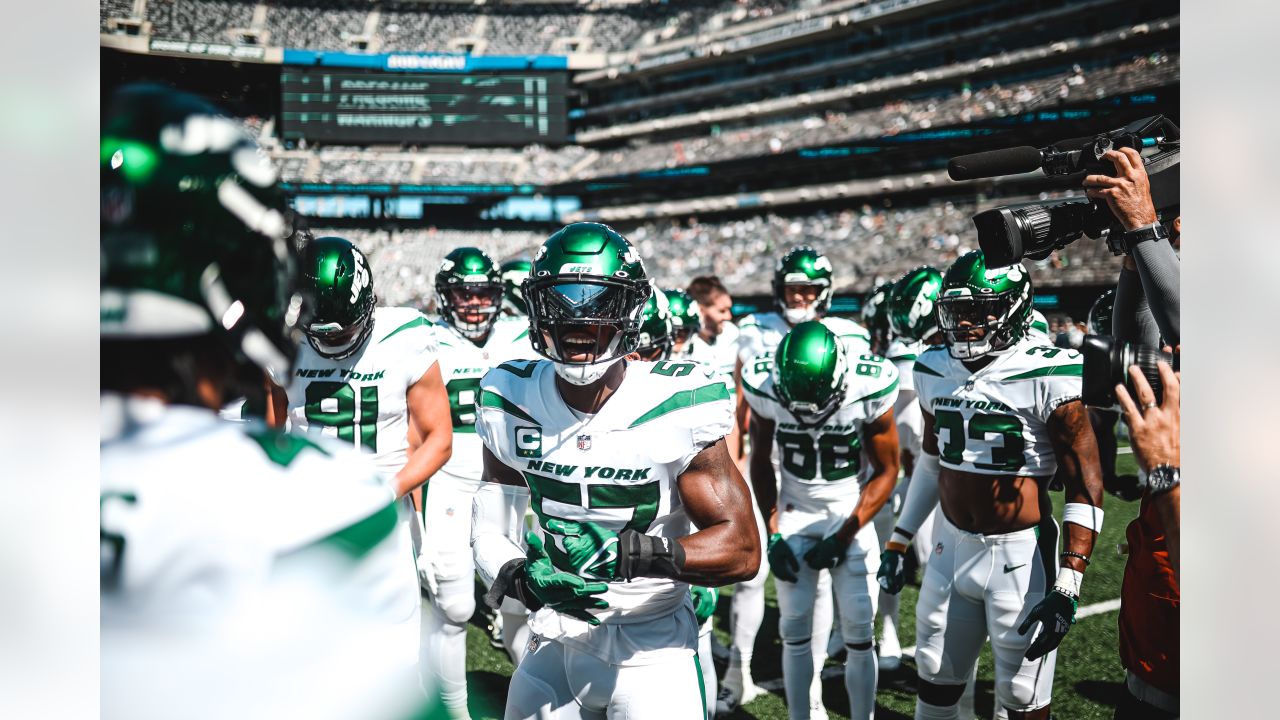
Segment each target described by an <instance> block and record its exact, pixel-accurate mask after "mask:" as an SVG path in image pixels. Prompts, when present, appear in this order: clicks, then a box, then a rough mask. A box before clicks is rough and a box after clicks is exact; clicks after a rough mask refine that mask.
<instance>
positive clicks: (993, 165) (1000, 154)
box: [947, 145, 1041, 180]
mask: <svg viewBox="0 0 1280 720" xmlns="http://www.w3.org/2000/svg"><path fill="white" fill-rule="evenodd" d="M1040 161H1041V157H1040V151H1039V150H1037V149H1036V148H1033V147H1031V146H1029V145H1024V146H1022V147H1012V148H1005V149H1003V150H992V151H990V152H980V153H974V154H972V155H961V156H959V157H953V158H951V161H950V162H948V163H947V174H948V175H950V176H951V179H952V180H974V179H977V178H988V177H999V176H1001V175H1013V174H1016V173H1024V172H1031V171H1033V170H1038V169H1039V168H1040Z"/></svg>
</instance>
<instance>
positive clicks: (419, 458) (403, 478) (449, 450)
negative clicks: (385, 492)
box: [396, 431, 453, 497]
mask: <svg viewBox="0 0 1280 720" xmlns="http://www.w3.org/2000/svg"><path fill="white" fill-rule="evenodd" d="M452 455H453V434H452V433H451V432H440V431H437V432H433V433H430V434H427V436H426V437H425V438H424V439H423V441H422V444H421V445H419V446H418V449H416V450H414V451H413V452H412V453H410V454H409V459H408V461H407V462H406V463H405V464H404V467H403V468H401V469H400V472H398V473H396V497H402V496H404V495H405V494H407V493H409V492H412V491H413V490H414V489H415V488H419V487H422V486H423V485H424V484H426V482H427V480H429V479H431V476H432V475H435V474H436V472H437V471H439V470H440V468H442V467H444V464H445V463H447V462H449V458H450V457H451V456H452Z"/></svg>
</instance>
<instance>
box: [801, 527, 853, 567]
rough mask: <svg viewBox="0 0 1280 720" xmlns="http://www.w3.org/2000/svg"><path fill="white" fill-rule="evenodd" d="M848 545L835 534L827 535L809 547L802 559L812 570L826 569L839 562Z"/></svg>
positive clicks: (842, 558)
mask: <svg viewBox="0 0 1280 720" xmlns="http://www.w3.org/2000/svg"><path fill="white" fill-rule="evenodd" d="M848 550H849V545H848V543H846V542H845V541H843V540H841V539H840V538H839V537H837V536H835V535H828V536H826V537H824V538H822V539H821V540H819V541H818V544H817V545H814V546H813V547H811V548H809V552H807V553H805V554H804V561H805V562H807V563H809V567H811V568H813V569H814V570H827V569H830V568H833V567H835V566H836V565H839V564H840V561H841V560H844V554H845V553H846V552H848Z"/></svg>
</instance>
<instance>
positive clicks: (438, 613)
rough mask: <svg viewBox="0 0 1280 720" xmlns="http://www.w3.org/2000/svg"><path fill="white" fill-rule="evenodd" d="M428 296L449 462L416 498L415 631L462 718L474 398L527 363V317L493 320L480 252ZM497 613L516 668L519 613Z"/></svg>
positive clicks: (456, 256)
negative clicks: (427, 604) (419, 629)
mask: <svg viewBox="0 0 1280 720" xmlns="http://www.w3.org/2000/svg"><path fill="white" fill-rule="evenodd" d="M435 292H436V307H437V308H439V310H440V324H438V325H437V326H436V327H435V330H436V346H437V347H438V351H439V369H440V375H441V377H442V379H443V380H444V381H445V383H444V390H445V393H446V394H447V395H448V398H449V417H450V420H451V425H452V429H453V455H452V457H450V458H449V462H447V463H445V465H444V467H443V468H441V469H440V472H439V473H437V474H436V475H435V476H434V477H433V478H432V480H431V483H430V485H429V486H428V487H427V488H426V490H425V493H424V494H425V496H426V497H425V498H424V499H423V503H422V526H423V528H424V530H426V533H425V534H424V537H423V543H422V554H421V555H420V556H419V558H418V570H419V572H420V574H421V576H422V580H423V587H424V589H425V590H426V591H427V595H428V597H429V599H430V601H431V604H432V613H431V615H432V618H433V622H428V623H423V649H424V652H425V653H426V657H424V664H426V665H427V666H428V667H430V668H431V669H432V670H433V671H435V672H437V673H439V675H440V677H439V686H440V688H441V691H442V692H443V694H444V701H445V705H446V706H447V707H448V708H449V709H450V711H452V712H453V714H454V715H455V716H456V717H461V716H465V715H466V712H467V678H466V662H467V621H468V620H470V619H471V616H472V615H473V614H474V613H475V611H476V602H475V574H476V571H475V563H474V562H473V561H472V557H471V500H472V497H473V496H474V495H475V492H476V490H477V489H479V487H480V484H481V482H482V480H481V479H480V478H481V469H482V459H481V458H482V452H481V448H482V445H481V443H480V438H479V437H478V436H477V435H476V394H477V393H478V392H479V390H480V378H481V377H483V376H484V374H485V373H486V372H488V371H489V370H491V369H493V368H495V367H497V366H498V365H499V364H500V363H502V362H505V361H507V360H513V359H516V358H530V357H532V356H533V348H532V347H531V346H530V345H529V324H528V322H526V321H525V318H523V317H506V318H504V317H500V312H499V311H500V308H501V305H502V302H503V280H502V277H501V276H500V275H499V274H498V267H497V265H496V264H495V263H494V262H493V260H492V259H490V258H489V256H488V255H487V254H485V253H484V252H483V251H482V250H479V249H478V248H474V247H460V248H456V249H454V250H453V251H451V252H450V253H449V254H448V255H445V257H444V259H443V260H442V261H441V262H440V268H439V270H438V271H437V272H436V277H435ZM414 440H415V441H416V440H417V438H414ZM501 612H502V620H501V626H502V643H503V646H504V647H505V648H506V650H507V652H508V653H509V654H510V656H511V658H512V661H513V662H515V663H519V662H520V656H521V655H522V654H523V651H524V647H525V644H526V643H527V640H528V638H527V635H528V632H527V628H526V627H525V618H526V615H527V612H526V611H525V609H524V608H523V607H521V606H520V605H519V603H517V602H516V601H514V600H512V601H509V602H507V603H506V604H504V606H503V607H502V608H501Z"/></svg>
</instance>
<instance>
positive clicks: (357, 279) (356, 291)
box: [351, 253, 369, 305]
mask: <svg viewBox="0 0 1280 720" xmlns="http://www.w3.org/2000/svg"><path fill="white" fill-rule="evenodd" d="M351 260H352V267H353V268H354V269H355V276H354V277H352V278H351V304H352V305H355V304H356V301H357V300H359V299H360V291H361V290H364V289H365V287H366V286H368V284H369V268H367V267H365V265H364V258H362V257H360V254H359V253H352V254H351Z"/></svg>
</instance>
